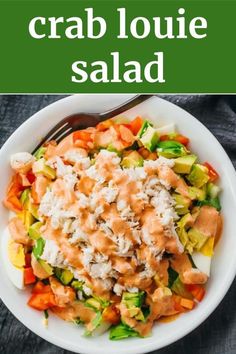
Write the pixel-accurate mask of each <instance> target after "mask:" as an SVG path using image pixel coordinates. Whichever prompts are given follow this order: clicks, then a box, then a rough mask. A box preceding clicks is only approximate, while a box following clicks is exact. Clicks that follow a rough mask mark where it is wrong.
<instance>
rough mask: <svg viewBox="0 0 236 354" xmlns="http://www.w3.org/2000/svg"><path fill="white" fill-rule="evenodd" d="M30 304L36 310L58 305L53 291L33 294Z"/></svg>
mask: <svg viewBox="0 0 236 354" xmlns="http://www.w3.org/2000/svg"><path fill="white" fill-rule="evenodd" d="M28 305H29V306H30V307H33V308H34V309H35V310H39V311H43V310H47V309H49V308H50V307H53V306H55V305H56V301H55V296H54V295H53V293H44V294H33V295H32V296H31V298H30V299H29V301H28Z"/></svg>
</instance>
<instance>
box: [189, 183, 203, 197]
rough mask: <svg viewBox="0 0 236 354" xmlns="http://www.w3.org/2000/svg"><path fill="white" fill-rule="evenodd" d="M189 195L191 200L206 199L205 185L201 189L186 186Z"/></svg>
mask: <svg viewBox="0 0 236 354" xmlns="http://www.w3.org/2000/svg"><path fill="white" fill-rule="evenodd" d="M188 192H189V196H190V199H191V200H200V201H201V200H204V199H206V185H204V186H203V187H202V188H201V189H200V188H197V187H189V188H188Z"/></svg>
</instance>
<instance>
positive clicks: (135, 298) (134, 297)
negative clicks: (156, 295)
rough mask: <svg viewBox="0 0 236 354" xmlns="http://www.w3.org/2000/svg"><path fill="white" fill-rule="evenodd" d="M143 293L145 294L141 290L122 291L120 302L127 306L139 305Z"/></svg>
mask: <svg viewBox="0 0 236 354" xmlns="http://www.w3.org/2000/svg"><path fill="white" fill-rule="evenodd" d="M144 295H145V293H144V291H141V292H139V293H128V292H123V294H122V302H123V303H124V304H125V305H126V307H128V308H132V307H141V306H142V304H143V300H144Z"/></svg>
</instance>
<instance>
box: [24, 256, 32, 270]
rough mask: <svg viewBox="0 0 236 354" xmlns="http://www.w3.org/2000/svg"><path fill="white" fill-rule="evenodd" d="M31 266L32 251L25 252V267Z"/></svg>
mask: <svg viewBox="0 0 236 354" xmlns="http://www.w3.org/2000/svg"><path fill="white" fill-rule="evenodd" d="M28 267H31V253H26V254H25V268H28Z"/></svg>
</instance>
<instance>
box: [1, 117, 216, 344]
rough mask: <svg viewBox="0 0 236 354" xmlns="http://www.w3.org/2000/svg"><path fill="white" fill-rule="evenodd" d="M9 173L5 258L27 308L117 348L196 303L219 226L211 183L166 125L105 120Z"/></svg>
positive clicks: (209, 171)
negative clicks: (69, 323)
mask: <svg viewBox="0 0 236 354" xmlns="http://www.w3.org/2000/svg"><path fill="white" fill-rule="evenodd" d="M11 167H12V169H13V171H14V174H13V177H12V180H11V182H10V184H9V187H8V190H7V193H6V198H5V200H4V204H5V206H6V207H7V208H8V209H9V210H11V211H13V212H14V216H13V217H12V218H10V221H9V225H8V228H9V234H10V239H9V244H8V255H9V260H10V262H11V264H12V266H13V267H14V269H15V270H17V272H18V273H17V274H18V277H20V278H18V281H17V284H16V285H17V286H18V287H19V288H21V289H24V288H25V287H29V288H30V291H31V295H30V297H29V299H28V305H29V306H30V307H31V308H32V309H35V310H38V311H42V312H43V313H44V316H45V318H47V317H48V310H50V313H51V312H52V313H54V314H55V315H57V316H59V317H60V318H61V319H63V320H66V321H72V322H74V323H75V324H76V325H79V326H84V327H85V335H86V336H94V335H98V334H101V333H104V332H106V331H109V337H110V339H111V340H118V339H123V338H128V337H146V336H148V335H150V333H151V330H152V327H153V325H154V323H155V322H156V321H158V320H159V319H161V318H163V317H168V318H172V317H173V316H176V315H178V314H181V313H185V312H186V311H191V310H193V309H194V307H195V306H200V305H199V302H201V301H202V299H203V297H204V294H205V287H204V286H205V284H206V283H207V281H208V278H209V276H210V265H211V258H212V256H213V252H214V245H215V244H216V242H217V240H218V239H219V237H220V234H221V229H222V217H221V214H220V210H221V205H220V200H219V192H220V188H219V186H218V185H217V184H216V182H217V180H218V178H219V176H218V174H217V172H216V171H215V169H214V168H213V167H212V166H211V165H210V163H208V162H205V163H202V162H199V161H198V158H197V156H196V155H195V154H194V153H192V152H191V151H190V141H189V139H188V138H187V137H185V136H183V135H180V134H179V133H178V132H176V129H175V126H174V125H172V124H171V125H168V126H165V127H161V128H155V127H153V125H152V124H151V123H150V122H149V121H147V120H145V119H143V118H141V117H137V118H135V119H134V120H132V121H125V120H124V119H117V120H107V121H105V122H102V123H99V124H98V125H97V126H96V127H90V128H88V129H86V130H80V131H76V132H74V133H72V134H70V135H69V136H67V137H66V138H65V139H64V140H62V141H61V142H60V143H59V144H57V143H56V142H54V141H50V142H49V143H47V144H45V145H44V146H42V147H41V148H40V149H39V150H38V151H37V152H36V153H35V154H34V155H31V154H30V153H28V152H21V153H16V154H14V155H12V156H11Z"/></svg>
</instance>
